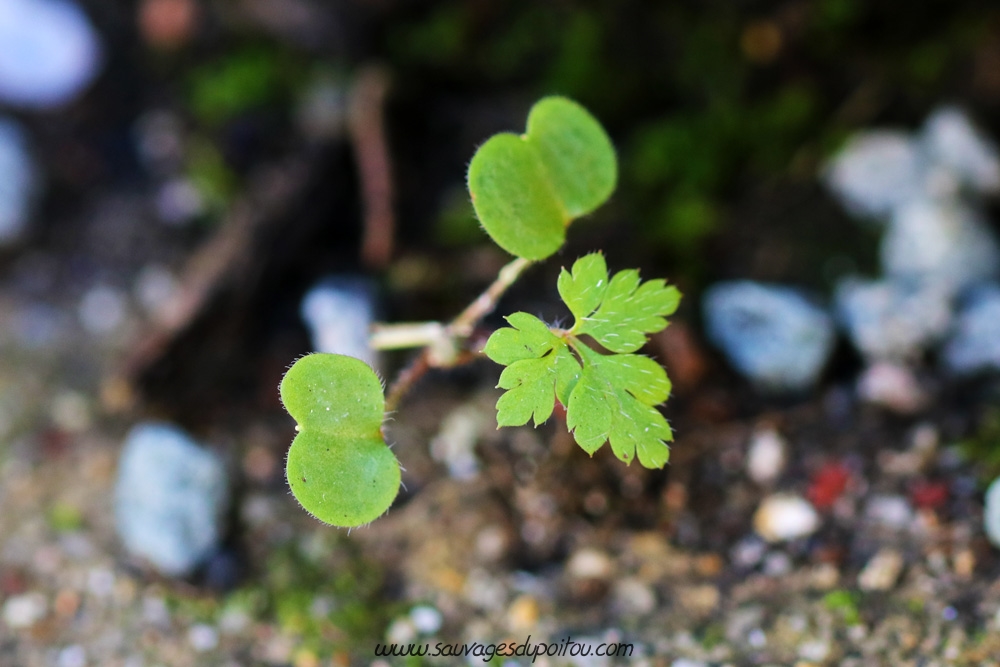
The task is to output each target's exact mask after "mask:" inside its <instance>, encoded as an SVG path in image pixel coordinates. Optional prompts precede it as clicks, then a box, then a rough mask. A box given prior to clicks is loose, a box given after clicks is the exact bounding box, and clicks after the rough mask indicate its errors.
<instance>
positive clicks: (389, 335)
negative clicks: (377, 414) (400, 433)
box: [368, 258, 531, 412]
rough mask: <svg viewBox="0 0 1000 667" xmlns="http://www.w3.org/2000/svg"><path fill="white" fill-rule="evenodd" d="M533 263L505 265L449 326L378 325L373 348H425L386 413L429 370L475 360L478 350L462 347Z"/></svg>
mask: <svg viewBox="0 0 1000 667" xmlns="http://www.w3.org/2000/svg"><path fill="white" fill-rule="evenodd" d="M530 265H531V261H530V260H527V259H521V258H518V259H515V260H514V261H512V262H510V263H509V264H507V265H506V266H504V267H503V268H502V269H500V273H499V274H497V278H496V280H494V281H493V283H492V284H491V285H490V286H489V287H487V288H486V290H485V291H484V292H483V293H482V294H480V295H479V296H478V297H476V300H475V301H473V302H472V303H470V304H469V305H468V307H466V309H465V310H463V311H462V312H461V313H459V314H458V317H456V318H455V319H454V320H452V321H451V322H450V323H449V324H448V325H447V326H445V325H442V324H441V323H439V322H405V323H400V324H376V325H375V327H374V328H373V329H372V333H371V336H370V337H369V339H368V340H369V344H370V345H371V347H372V349H375V350H396V349H402V348H407V347H422V348H423V349H422V350H421V351H420V353H419V354H418V355H417V356H416V357H415V358H414V359H413V361H411V362H410V363H409V364H408V365H407V366H406V368H404V369H403V370H402V371H400V373H399V376H398V377H397V378H396V380H395V381H394V382H393V383H392V384H391V385H390V386H389V389H388V392H387V393H386V399H385V409H386V412H392V411H394V410H396V408H397V407H399V403H400V401H401V400H402V399H403V396H405V395H406V393H407V392H408V391H409V390H410V388H411V387H413V385H414V384H415V383H416V382H417V380H419V379H420V378H421V377H422V376H423V375H424V373H426V372H427V371H428V370H429V369H431V368H442V367H445V368H447V367H452V366H457V365H459V364H464V363H469V362H470V361H472V360H473V359H475V357H476V355H475V354H474V353H471V352H469V351H467V350H463V349H462V343H464V342H466V341H467V339H468V338H469V336H471V335H472V332H473V330H474V329H475V327H476V325H477V324H479V321H480V320H482V319H483V318H484V317H485V316H486V315H488V314H490V313H491V312H492V311H493V309H494V308H496V306H497V301H499V300H500V297H501V296H503V293H504V292H506V291H507V289H508V288H509V287H510V286H511V285H513V284H514V282H515V281H516V280H517V279H518V277H520V275H521V273H523V272H524V270H525V269H526V268H528V266H530Z"/></svg>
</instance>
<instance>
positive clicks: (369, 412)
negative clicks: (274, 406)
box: [280, 353, 400, 527]
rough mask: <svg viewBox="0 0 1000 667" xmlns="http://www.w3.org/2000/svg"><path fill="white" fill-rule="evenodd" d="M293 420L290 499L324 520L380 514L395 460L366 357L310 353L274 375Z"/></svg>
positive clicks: (394, 478) (355, 520)
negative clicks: (281, 375)
mask: <svg viewBox="0 0 1000 667" xmlns="http://www.w3.org/2000/svg"><path fill="white" fill-rule="evenodd" d="M280 391H281V401H282V403H284V405H285V409H286V410H288V413H289V414H290V415H291V416H292V418H294V419H295V421H296V422H297V423H298V431H299V432H298V434H297V435H296V436H295V440H294V441H292V446H291V448H290V449H289V450H288V462H287V466H286V472H287V475H288V485H289V487H291V489H292V493H293V494H294V495H295V498H296V499H297V500H298V501H299V503H301V504H302V507H303V508H305V510H306V511H308V512H309V513H310V514H312V515H313V516H315V517H316V518H317V519H319V520H320V521H323V522H324V523H328V524H332V525H335V526H343V527H353V526H360V525H363V524H366V523H369V522H371V521H373V520H375V519H377V518H378V517H379V516H381V515H382V514H384V513H385V511H386V510H388V509H389V506H390V505H392V501H393V500H394V499H395V498H396V494H397V493H398V492H399V484H400V472H399V462H398V461H397V460H396V457H395V456H394V455H393V453H392V451H391V450H390V449H389V447H388V446H387V445H386V443H385V440H383V439H382V433H381V427H382V419H383V415H384V412H385V399H384V398H383V395H382V383H381V382H380V381H379V379H378V376H377V375H375V372H374V371H373V370H372V369H371V367H370V366H368V364H366V363H365V362H363V361H361V360H360V359H355V358H354V357H347V356H344V355H340V354H319V353H317V354H310V355H307V356H305V357H302V358H301V359H299V360H298V361H296V362H295V363H294V364H293V365H292V367H291V368H290V369H289V370H288V373H286V374H285V377H284V379H283V380H282V381H281V389H280Z"/></svg>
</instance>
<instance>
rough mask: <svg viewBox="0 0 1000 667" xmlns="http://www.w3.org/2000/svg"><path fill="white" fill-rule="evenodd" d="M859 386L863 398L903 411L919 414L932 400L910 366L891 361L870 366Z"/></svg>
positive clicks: (861, 376) (890, 408) (859, 394)
mask: <svg viewBox="0 0 1000 667" xmlns="http://www.w3.org/2000/svg"><path fill="white" fill-rule="evenodd" d="M857 389H858V397H859V398H860V399H861V400H862V401H865V402H866V403H872V404H874V405H879V406H882V407H884V408H887V409H889V410H891V411H893V412H895V413H897V414H901V415H911V414H915V413H917V412H919V411H920V410H922V409H923V408H924V407H925V406H926V405H927V403H928V402H929V401H930V396H929V395H928V394H927V392H926V391H924V389H923V388H922V387H921V386H920V383H919V382H918V381H917V378H916V376H915V375H914V374H913V371H912V370H911V369H910V367H909V366H904V365H902V364H895V363H891V362H887V361H880V362H878V363H875V364H872V365H871V366H869V367H868V368H866V369H865V370H864V372H862V373H861V375H860V376H859V377H858V381H857Z"/></svg>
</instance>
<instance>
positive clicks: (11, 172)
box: [0, 41, 38, 245]
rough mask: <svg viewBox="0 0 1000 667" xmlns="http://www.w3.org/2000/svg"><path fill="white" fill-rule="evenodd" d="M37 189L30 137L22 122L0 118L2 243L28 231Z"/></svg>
mask: <svg viewBox="0 0 1000 667" xmlns="http://www.w3.org/2000/svg"><path fill="white" fill-rule="evenodd" d="M0 44H2V41H0ZM2 50H3V49H2V48H0V51H2ZM37 189H38V172H37V170H36V168H35V164H34V161H33V160H32V157H31V152H30V151H29V149H28V137H27V136H26V134H25V132H24V130H23V129H22V128H21V126H20V125H19V124H18V123H16V122H15V121H13V120H8V119H6V118H3V117H0V245H4V244H5V243H10V242H11V241H15V240H17V238H18V237H19V236H20V235H21V233H22V232H23V231H24V228H25V227H26V226H27V224H28V216H29V214H30V212H31V203H32V199H33V198H34V195H35V192H36V190H37Z"/></svg>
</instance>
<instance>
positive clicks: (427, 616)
mask: <svg viewBox="0 0 1000 667" xmlns="http://www.w3.org/2000/svg"><path fill="white" fill-rule="evenodd" d="M410 621H412V622H413V627H415V628H416V629H417V632H419V633H421V634H424V635H433V634H434V633H436V632H437V631H438V630H440V629H441V624H442V623H443V621H444V618H443V617H442V616H441V612H440V611H438V610H437V609H435V608H434V607H431V606H430V605H418V606H416V607H414V608H413V609H411V610H410Z"/></svg>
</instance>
